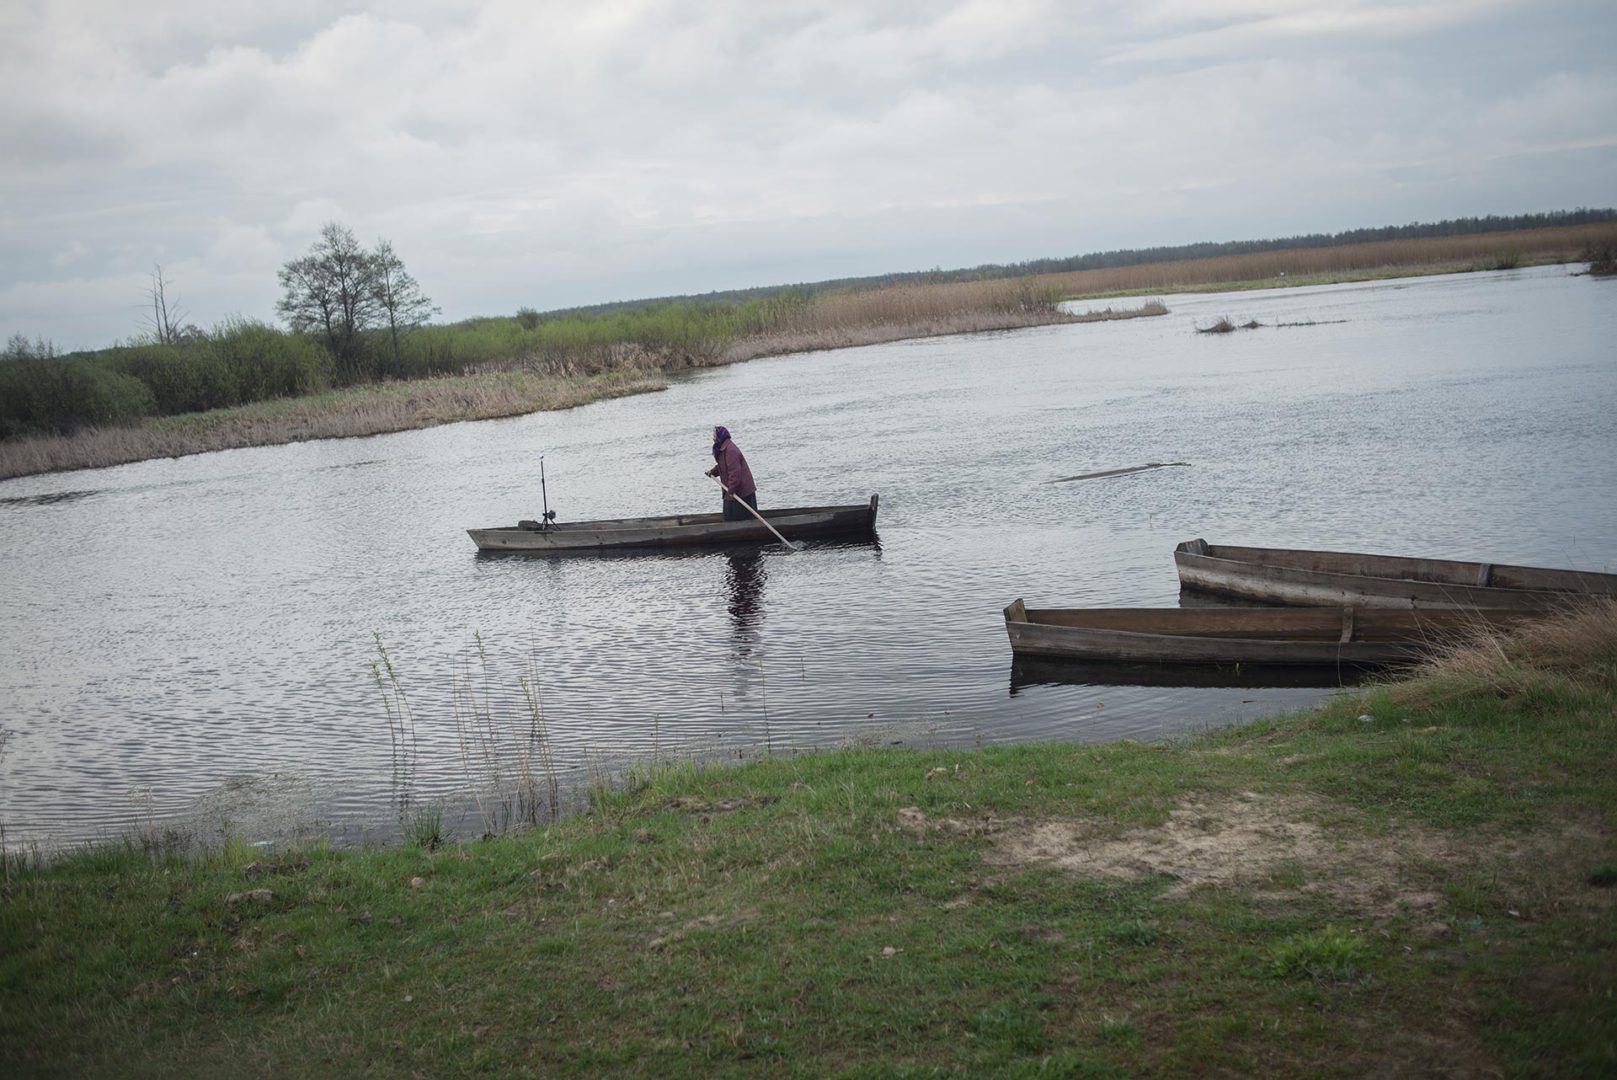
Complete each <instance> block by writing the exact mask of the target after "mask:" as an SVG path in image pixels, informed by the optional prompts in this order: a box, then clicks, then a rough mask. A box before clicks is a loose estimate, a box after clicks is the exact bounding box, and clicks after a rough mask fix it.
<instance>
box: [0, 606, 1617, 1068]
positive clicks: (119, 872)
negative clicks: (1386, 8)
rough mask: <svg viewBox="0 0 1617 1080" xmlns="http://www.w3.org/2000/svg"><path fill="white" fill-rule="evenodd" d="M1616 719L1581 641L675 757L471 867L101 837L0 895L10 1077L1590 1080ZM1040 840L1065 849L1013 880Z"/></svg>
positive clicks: (478, 849) (1603, 1028) (1616, 688)
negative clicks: (1121, 724) (957, 745)
mask: <svg viewBox="0 0 1617 1080" xmlns="http://www.w3.org/2000/svg"><path fill="white" fill-rule="evenodd" d="M1611 638H1612V639H1617V633H1614V634H1612V635H1611ZM1614 705H1617V646H1614V645H1613V644H1612V641H1611V640H1607V641H1606V642H1605V643H1604V644H1597V645H1596V646H1594V647H1592V648H1591V649H1589V650H1587V651H1586V652H1585V653H1583V654H1580V655H1579V656H1578V657H1577V658H1575V659H1574V660H1569V661H1565V662H1562V661H1559V660H1558V661H1555V662H1544V663H1538V662H1535V661H1533V660H1531V659H1522V658H1519V657H1517V658H1511V659H1509V660H1508V662H1507V661H1506V660H1504V659H1501V661H1500V662H1499V663H1498V664H1496V665H1495V666H1494V667H1493V668H1492V669H1482V668H1479V667H1477V666H1475V665H1473V666H1472V667H1471V668H1469V669H1466V668H1460V669H1455V670H1449V671H1447V672H1439V673H1436V674H1431V675H1426V676H1423V677H1421V678H1420V679H1419V680H1417V681H1414V682H1405V683H1397V684H1391V685H1388V686H1384V687H1378V688H1375V689H1372V690H1371V691H1369V692H1368V693H1367V694H1365V695H1364V696H1362V697H1357V698H1355V699H1352V700H1346V701H1342V702H1339V703H1336V704H1333V705H1332V706H1331V707H1329V708H1326V709H1324V710H1318V711H1308V712H1304V713H1299V714H1296V715H1292V716H1287V717H1281V718H1277V719H1271V720H1265V721H1260V722H1257V723H1254V724H1251V725H1248V726H1246V727H1243V728H1241V729H1238V730H1229V731H1220V732H1216V733H1214V734H1211V735H1208V736H1206V737H1201V738H1197V739H1193V740H1188V741H1185V742H1180V743H1173V744H1164V745H1133V744H1116V745H1107V746H1079V745H1067V744H1060V745H1046V746H1014V747H993V748H988V749H984V750H980V751H975V752H967V751H958V752H957V751H947V752H946V751H899V750H847V751H837V752H827V753H816V754H807V755H802V756H796V757H786V758H773V759H766V760H763V761H759V762H756V763H752V764H748V765H745V766H741V767H737V768H728V769H727V768H699V767H695V766H693V765H690V764H684V765H681V766H679V767H676V768H667V769H661V770H652V771H649V772H641V773H640V774H638V775H637V776H636V778H635V781H634V783H633V784H632V785H630V786H629V788H628V789H627V790H617V791H608V790H605V789H603V790H600V791H597V792H596V793H595V798H594V804H593V807H592V811H591V813H589V814H588V815H586V816H581V817H578V818H574V819H569V820H565V821H563V822H561V823H559V824H556V825H553V826H551V827H549V828H546V829H542V830H535V831H529V832H524V833H518V834H514V835H509V836H504V837H500V838H496V839H492V840H487V841H482V842H477V843H462V844H457V843H448V844H443V843H440V844H439V845H437V846H436V847H434V846H433V845H432V844H431V843H430V838H429V837H428V834H429V833H431V832H434V831H435V830H433V829H432V828H431V825H432V822H431V818H430V814H428V815H426V816H425V818H424V820H423V821H422V823H421V824H420V826H419V828H418V829H416V830H415V835H414V838H413V840H414V842H412V843H411V844H409V845H406V846H400V847H398V848H394V849H388V850H380V851H350V852H342V851H334V850H328V849H325V848H321V847H315V848H312V849H309V850H305V851H296V852H283V853H276V854H268V855H267V854H264V853H262V852H254V851H252V850H250V849H245V848H240V847H238V848H234V849H227V850H225V851H223V852H219V853H215V854H212V855H188V856H181V855H178V854H174V853H172V852H165V851H162V850H153V849H149V848H143V847H142V846H140V845H138V844H134V843H129V844H123V845H113V846H103V847H98V848H94V849H89V850H86V851H84V852H81V853H78V854H75V855H73V856H71V857H67V858H63V859H60V860H58V861H56V862H55V863H53V864H51V865H48V866H38V865H24V866H18V867H14V868H13V871H12V874H11V877H10V880H9V882H8V883H7V884H6V885H4V887H3V888H4V891H3V893H0V1068H3V1070H4V1072H5V1074H6V1075H8V1076H35V1075H44V1076H82V1075H118V1076H146V1075H163V1076H168V1075H176V1074H178V1075H220V1076H232V1075H244V1074H245V1075H265V1074H275V1075H289V1076H316V1075H318V1076H328V1075H354V1074H359V1073H367V1074H378V1075H387V1076H391V1075H400V1076H409V1075H429V1076H439V1075H453V1074H488V1075H509V1074H512V1073H522V1074H536V1075H608V1076H675V1077H677V1076H727V1075H748V1076H850V1077H853V1076H883V1077H886V1076H1068V1077H1103V1076H1104V1077H1110V1076H1119V1077H1121V1076H1184V1075H1209V1074H1217V1073H1225V1074H1232V1075H1258V1074H1262V1075H1276V1076H1309V1077H1314V1076H1362V1075H1367V1074H1387V1075H1421V1074H1426V1073H1431V1074H1434V1075H1443V1074H1449V1073H1458V1074H1465V1075H1493V1074H1502V1075H1510V1076H1528V1077H1533V1076H1544V1077H1548V1076H1607V1075H1611V1074H1612V1072H1613V1070H1614V1069H1617V1010H1614V1009H1613V1008H1612V1004H1611V1003H1612V1001H1613V1000H1614V996H1617V889H1613V888H1611V887H1610V883H1611V881H1612V880H1613V879H1614V877H1617V872H1614V870H1613V868H1614V867H1617V777H1614V774H1613V770H1612V769H1611V767H1610V764H1611V762H1612V760H1613V751H1614V749H1617V746H1614V743H1617V739H1614V734H1617V720H1614V715H1617V713H1614ZM1361 715H1369V716H1371V717H1372V720H1371V722H1369V723H1365V722H1363V721H1361V720H1360V719H1359V717H1360V716H1361ZM939 767H944V768H946V769H947V770H948V771H947V772H946V773H944V774H936V773H934V774H933V775H932V777H931V778H930V779H929V778H928V773H929V771H930V770H935V769H937V768H939ZM957 767H958V768H957ZM1243 808H1245V809H1243ZM1247 813H1256V814H1258V815H1259V819H1258V821H1257V823H1258V824H1259V825H1260V826H1261V828H1259V829H1258V830H1256V831H1255V832H1253V833H1251V834H1250V836H1247V837H1246V838H1245V839H1241V840H1240V842H1239V843H1234V844H1231V845H1229V851H1228V854H1227V855H1226V856H1225V857H1226V858H1227V859H1229V860H1234V861H1236V862H1240V861H1241V860H1243V859H1248V858H1250V857H1251V855H1252V849H1253V848H1254V847H1261V846H1262V844H1263V843H1264V841H1263V837H1265V836H1272V835H1279V834H1281V833H1283V832H1285V830H1287V829H1290V830H1293V832H1292V834H1291V835H1294V836H1296V837H1300V838H1303V839H1305V840H1307V839H1310V838H1311V842H1312V843H1313V844H1314V845H1315V846H1314V847H1312V848H1307V847H1298V848H1297V849H1296V850H1293V851H1290V852H1288V853H1286V854H1285V857H1283V858H1279V859H1276V860H1274V861H1271V862H1268V863H1260V862H1252V863H1250V870H1249V872H1247V873H1245V874H1236V875H1233V876H1228V877H1225V878H1222V879H1216V880H1215V879H1206V878H1203V877H1200V876H1199V875H1201V874H1203V873H1204V872H1205V871H1207V870H1208V868H1209V864H1205V863H1199V862H1198V861H1197V858H1196V857H1195V856H1194V855H1193V854H1191V855H1187V854H1185V852H1186V851H1189V850H1190V848H1191V847H1194V845H1195V844H1196V843H1199V842H1201V841H1203V840H1208V841H1216V840H1217V839H1218V838H1219V837H1221V836H1227V835H1233V834H1231V833H1229V832H1228V831H1227V830H1229V829H1230V828H1233V826H1234V825H1235V824H1238V823H1239V820H1240V818H1241V815H1242V814H1247ZM1035 826H1058V827H1059V828H1060V829H1061V830H1064V831H1062V832H1060V833H1059V834H1051V835H1061V836H1066V837H1069V838H1070V841H1071V843H1072V844H1073V845H1074V847H1073V848H1072V850H1074V851H1078V852H1083V853H1087V858H1088V861H1087V862H1086V861H1080V862H1078V863H1076V864H1074V865H1070V866H1060V865H1056V864H1055V863H1053V862H1050V861H1047V860H1041V859H1039V858H1032V857H1022V858H1011V857H1007V855H1006V853H1007V851H1010V850H1012V848H1013V845H1012V841H1013V840H1015V839H1016V838H1017V837H1020V836H1025V835H1030V834H1031V833H1032V831H1033V830H1034V828H1035ZM1168 836H1176V837H1179V838H1180V840H1181V841H1182V843H1183V845H1185V846H1184V847H1183V849H1181V848H1174V847H1172V846H1167V847H1160V848H1157V847H1152V846H1150V844H1151V842H1152V840H1153V838H1160V837H1168ZM1135 843H1139V844H1141V845H1143V846H1140V847H1138V848H1137V849H1129V850H1132V854H1129V855H1127V856H1118V855H1116V852H1117V851H1118V850H1123V849H1124V848H1127V847H1128V845H1131V844H1135ZM1120 845H1121V846H1122V847H1120ZM1175 852H1178V854H1175ZM1107 853H1111V854H1107ZM1175 860H1178V861H1175ZM1213 868H1214V869H1216V868H1217V867H1216V865H1215V866H1214V867H1213ZM1378 881H1379V882H1381V883H1382V885H1384V886H1385V888H1384V889H1382V890H1381V891H1379V892H1378V891H1377V890H1376V889H1374V888H1371V886H1372V885H1373V884H1374V883H1376V882H1378Z"/></svg>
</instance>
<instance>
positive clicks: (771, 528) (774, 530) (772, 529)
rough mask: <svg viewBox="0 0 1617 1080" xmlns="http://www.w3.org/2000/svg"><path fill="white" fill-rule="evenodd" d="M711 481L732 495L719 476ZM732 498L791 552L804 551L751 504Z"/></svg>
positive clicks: (800, 545) (732, 496) (801, 546)
mask: <svg viewBox="0 0 1617 1080" xmlns="http://www.w3.org/2000/svg"><path fill="white" fill-rule="evenodd" d="M703 475H704V476H706V475H707V474H706V473H703ZM709 479H711V480H712V481H713V482H714V483H715V484H717V485H719V490H721V491H723V492H724V493H725V494H726V495H731V493H730V489H729V488H727V487H725V486H724V481H723V480H720V479H719V478H718V477H717V476H714V477H709ZM731 498H734V499H735V501H736V502H738V503H740V504H741V505H742V507H743V508H744V509H745V510H746V511H747V513H749V514H751V515H752V516H753V517H755V518H757V519H758V524H760V525H762V526H763V527H764V528H766V529H768V530H769V531H770V532H772V533H774V534H775V539H776V540H779V541H780V542H781V543H783V544H785V545H786V547H787V548H788V549H789V550H791V551H801V550H803V545H802V544H794V543H792V541H790V540H788V539H786V538H785V537H784V536H782V535H781V534H780V530H779V529H777V528H775V526H773V525H771V524H770V523H769V522H767V521H765V520H764V516H763V515H762V514H760V513H759V512H758V511H756V510H754V509H753V508H752V506H751V504H749V503H748V502H747V501H746V500H745V499H741V498H737V497H736V496H734V495H731Z"/></svg>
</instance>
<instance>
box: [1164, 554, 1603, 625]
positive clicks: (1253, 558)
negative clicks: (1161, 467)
mask: <svg viewBox="0 0 1617 1080" xmlns="http://www.w3.org/2000/svg"><path fill="white" fill-rule="evenodd" d="M1173 559H1174V563H1175V564H1176V565H1177V566H1178V568H1179V583H1180V584H1181V585H1183V586H1185V587H1186V588H1191V589H1199V590H1201V591H1203V592H1210V593H1217V594H1219V595H1221V596H1233V597H1239V598H1240V599H1243V600H1259V601H1264V602H1267V603H1273V604H1302V605H1342V604H1352V605H1356V606H1362V607H1388V608H1434V609H1442V608H1452V609H1463V610H1473V609H1478V608H1504V609H1511V610H1516V611H1543V610H1547V609H1550V608H1555V607H1564V606H1566V605H1568V604H1571V603H1576V602H1577V601H1578V600H1580V599H1586V598H1589V597H1617V574H1597V573H1592V572H1589V571H1583V570H1552V569H1546V568H1543V567H1537V566H1507V565H1503V564H1495V563H1481V562H1460V561H1455V560H1449V559H1418V558H1407V557H1404V556H1399V555H1361V554H1356V553H1353V552H1344V551H1308V550H1303V549H1293V548H1258V547H1234V546H1230V545H1226V544H1209V543H1208V542H1207V541H1205V540H1189V541H1186V542H1185V543H1183V544H1180V545H1179V546H1178V547H1177V548H1175V549H1174V553H1173Z"/></svg>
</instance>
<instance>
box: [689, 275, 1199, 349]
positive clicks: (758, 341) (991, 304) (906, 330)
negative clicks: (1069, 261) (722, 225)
mask: <svg viewBox="0 0 1617 1080" xmlns="http://www.w3.org/2000/svg"><path fill="white" fill-rule="evenodd" d="M1059 301H1060V294H1059V290H1058V289H1056V288H1054V287H1053V286H1051V285H1050V284H1049V283H1044V282H1041V281H1040V280H1038V279H1033V278H1015V279H1007V280H998V281H960V282H948V283H944V284H934V285H894V286H888V287H885V288H879V289H861V290H857V291H856V290H846V291H842V292H836V293H823V294H820V295H818V296H815V297H813V298H812V299H811V300H810V301H809V302H808V303H806V304H804V305H802V307H801V308H800V309H798V310H797V311H795V312H792V313H791V314H789V315H787V316H786V317H784V318H782V319H781V320H780V321H779V322H778V324H776V325H775V326H773V327H771V328H769V329H765V330H760V331H758V332H754V333H751V334H747V335H745V336H743V337H741V338H739V339H737V340H736V341H735V342H733V343H732V344H731V345H730V346H729V348H727V349H726V350H725V351H724V353H723V356H722V358H721V360H720V362H721V363H735V362H738V361H742V360H751V359H755V358H757V357H760V356H779V355H782V354H784V353H794V352H812V351H815V350H819V349H842V348H849V347H852V346H857V345H879V344H882V343H884V342H888V341H903V340H908V339H912V338H923V337H942V336H945V335H949V334H976V333H984V332H987V331H992V330H1017V329H1021V328H1023V327H1029V326H1048V325H1051V324H1060V323H1086V322H1106V321H1111V320H1114V319H1136V318H1141V317H1147V316H1152V315H1166V314H1167V313H1168V308H1167V305H1165V304H1163V303H1162V302H1161V301H1160V300H1151V301H1147V302H1146V303H1144V304H1142V305H1141V306H1140V307H1138V308H1125V309H1113V308H1106V309H1105V310H1103V311H1089V312H1085V313H1084V314H1082V315H1075V314H1072V313H1070V312H1067V311H1063V310H1061V308H1060V307H1059Z"/></svg>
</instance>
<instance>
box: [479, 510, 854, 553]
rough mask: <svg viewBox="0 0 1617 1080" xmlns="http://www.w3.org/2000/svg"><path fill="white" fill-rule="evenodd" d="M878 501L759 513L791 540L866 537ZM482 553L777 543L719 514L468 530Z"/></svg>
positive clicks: (757, 528)
mask: <svg viewBox="0 0 1617 1080" xmlns="http://www.w3.org/2000/svg"><path fill="white" fill-rule="evenodd" d="M876 502H877V497H876V496H875V495H872V496H871V497H870V502H868V503H856V504H854V505H851V506H806V507H797V508H793V509H786V510H763V511H760V512H761V513H762V514H763V516H764V517H765V518H767V519H768V520H769V523H770V524H771V525H773V526H774V527H775V528H776V529H778V530H779V531H780V534H781V535H782V536H784V537H785V538H786V539H788V540H868V539H870V538H871V537H873V536H874V535H875V533H876ZM466 532H467V534H468V535H469V536H471V538H472V540H473V541H474V542H475V543H476V544H477V547H478V550H479V551H493V552H499V551H505V552H529V553H534V552H538V553H553V554H558V555H560V554H588V553H591V552H603V551H633V550H654V549H657V548H680V547H696V546H701V545H708V544H773V543H776V542H777V541H776V539H775V537H774V535H773V534H771V533H770V531H769V530H768V529H767V528H765V527H764V526H763V525H761V524H759V523H758V522H757V521H755V520H753V519H751V518H749V519H747V520H746V521H725V520H724V517H723V515H721V514H675V515H671V516H668V517H649V518H618V519H614V520H608V521H567V522H560V523H556V522H548V523H545V522H522V523H521V524H518V525H512V526H508V527H505V528H498V529H467V530H466Z"/></svg>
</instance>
